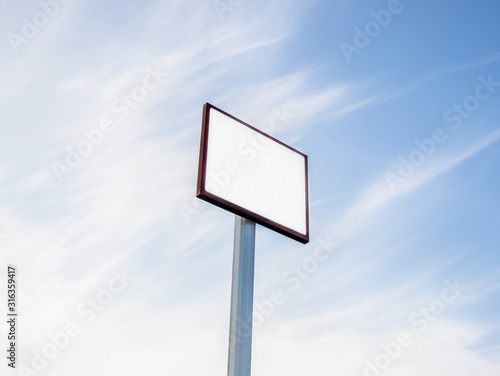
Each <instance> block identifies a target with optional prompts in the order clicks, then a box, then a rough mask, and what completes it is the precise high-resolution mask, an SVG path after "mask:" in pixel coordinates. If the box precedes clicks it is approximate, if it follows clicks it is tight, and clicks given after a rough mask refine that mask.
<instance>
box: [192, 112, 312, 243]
mask: <svg viewBox="0 0 500 376" xmlns="http://www.w3.org/2000/svg"><path fill="white" fill-rule="evenodd" d="M203 112H204V113H203V125H202V137H201V150H200V166H199V174H198V189H197V196H198V197H199V198H202V199H204V200H206V201H208V202H211V203H212V204H214V205H217V206H220V207H222V208H224V209H226V210H229V211H231V212H233V213H235V214H238V215H240V216H242V217H245V218H248V219H250V220H253V221H254V222H256V223H259V224H262V225H264V226H266V227H268V228H271V229H273V230H275V231H278V232H279V233H281V234H283V235H286V236H289V237H291V238H293V239H295V240H298V241H300V242H302V243H307V242H308V241H309V218H308V209H309V208H308V188H307V156H306V155H305V154H302V153H301V152H299V151H297V150H295V149H293V148H291V147H290V146H287V145H285V144H283V143H282V142H280V141H278V140H276V139H275V138H273V137H271V136H269V135H266V134H265V133H263V132H261V131H259V130H258V129H256V128H254V127H252V126H250V125H248V124H246V123H244V122H242V121H241V120H238V119H236V118H235V117H233V116H231V115H229V114H228V113H226V112H224V111H222V110H220V109H218V108H216V107H214V106H212V105H210V104H208V103H207V104H205V106H204V111H203Z"/></svg>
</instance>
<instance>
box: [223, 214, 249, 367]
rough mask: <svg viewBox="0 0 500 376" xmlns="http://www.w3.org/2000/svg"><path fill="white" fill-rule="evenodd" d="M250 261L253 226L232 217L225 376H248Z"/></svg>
mask: <svg viewBox="0 0 500 376" xmlns="http://www.w3.org/2000/svg"><path fill="white" fill-rule="evenodd" d="M254 259H255V223H254V222H252V221H249V220H248V219H245V218H242V217H240V216H236V219H235V223H234V251H233V282H232V288H231V319H230V324H229V357H228V365H227V374H228V376H250V365H251V358H252V318H253V279H254Z"/></svg>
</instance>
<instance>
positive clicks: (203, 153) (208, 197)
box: [196, 103, 309, 244]
mask: <svg viewBox="0 0 500 376" xmlns="http://www.w3.org/2000/svg"><path fill="white" fill-rule="evenodd" d="M210 109H214V110H216V111H219V112H220V113H222V114H224V115H226V116H228V117H230V118H231V119H233V120H235V121H237V122H238V123H240V124H243V125H244V126H246V127H248V128H250V129H252V130H253V131H255V132H258V133H260V134H261V135H263V136H264V137H267V138H269V139H271V140H273V141H275V142H277V143H279V144H280V145H283V146H285V147H286V148H288V149H290V150H292V151H294V152H296V153H297V154H300V155H301V156H303V157H304V163H305V174H306V176H305V183H306V187H305V188H306V190H305V191H306V197H305V200H306V202H305V204H306V233H305V235H304V234H301V233H300V232H297V231H295V230H292V229H291V228H288V227H285V226H283V225H281V224H279V223H277V222H274V221H272V220H270V219H268V218H266V217H263V216H261V215H259V214H257V213H254V212H252V211H250V210H248V209H245V208H243V207H241V206H239V205H236V204H234V203H232V202H230V201H227V200H225V199H223V198H221V197H219V196H217V195H214V194H213V193H210V192H208V191H206V190H205V175H206V166H207V148H208V132H209V124H210ZM307 165H308V160H307V155H305V154H304V153H301V152H300V151H298V150H296V149H294V148H292V147H290V146H288V145H286V144H284V143H283V142H281V141H279V140H277V139H275V138H274V137H272V136H269V135H268V134H266V133H264V132H262V131H260V130H258V129H257V128H255V127H252V126H251V125H250V124H247V123H245V122H243V121H241V120H240V119H237V118H235V117H234V116H233V115H231V114H228V113H227V112H225V111H223V110H221V109H219V108H217V107H215V106H213V105H211V104H210V103H205V105H204V106H203V119H202V126H201V142H200V159H199V164H198V183H197V187H196V197H198V198H200V199H202V200H204V201H207V202H209V203H211V204H213V205H215V206H218V207H220V208H222V209H225V210H227V211H230V212H231V213H234V214H236V215H239V216H241V217H243V218H246V219H248V220H251V221H253V222H255V223H258V224H260V225H262V226H264V227H267V228H269V229H271V230H274V231H276V232H278V233H280V234H282V235H285V236H287V237H289V238H291V239H294V240H297V241H298V242H301V243H303V244H306V243H308V242H309V187H308V167H307Z"/></svg>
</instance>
